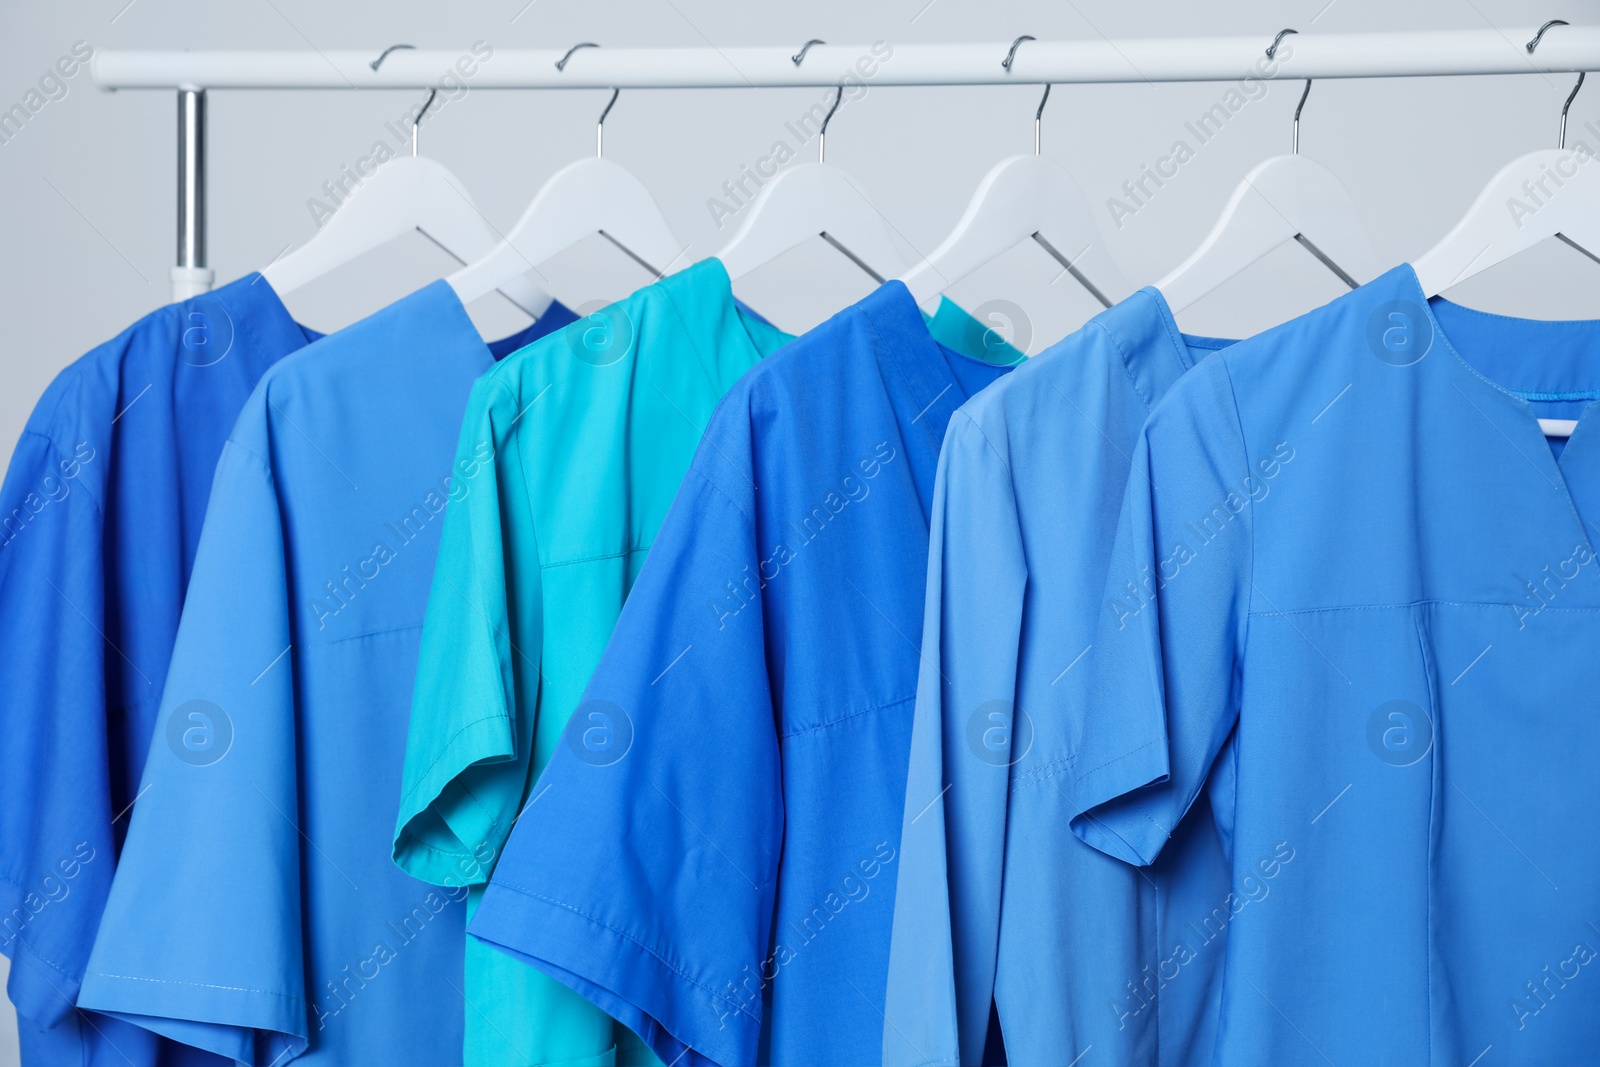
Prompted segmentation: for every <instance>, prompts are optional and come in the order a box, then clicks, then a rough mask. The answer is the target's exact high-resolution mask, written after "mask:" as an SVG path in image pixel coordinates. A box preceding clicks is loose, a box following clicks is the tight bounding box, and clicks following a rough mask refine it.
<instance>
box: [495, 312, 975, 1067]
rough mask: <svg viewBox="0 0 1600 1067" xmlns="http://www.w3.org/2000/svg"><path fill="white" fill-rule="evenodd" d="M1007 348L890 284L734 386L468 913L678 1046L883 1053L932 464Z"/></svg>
mask: <svg viewBox="0 0 1600 1067" xmlns="http://www.w3.org/2000/svg"><path fill="white" fill-rule="evenodd" d="M983 348H984V351H985V352H991V351H995V350H996V349H992V348H990V346H989V345H987V344H984V345H983ZM999 351H1002V352H1003V351H1004V350H1003V349H999ZM1005 369H1006V368H1005V367H1003V366H997V365H994V364H992V363H985V362H983V361H981V360H980V359H977V358H973V357H971V356H967V355H962V354H960V353H958V352H955V351H953V350H951V349H949V348H946V347H944V346H943V345H941V344H939V343H938V342H936V341H935V340H934V339H933V337H931V336H930V334H929V332H928V327H927V326H926V325H925V324H924V321H923V318H922V315H921V314H920V313H919V311H918V309H917V306H916V304H915V303H914V302H913V301H912V299H911V296H910V294H909V293H908V292H907V291H906V288H905V286H903V285H901V284H900V283H898V282H890V283H889V284H887V285H884V286H882V287H881V288H879V289H878V290H877V291H876V292H874V293H873V294H872V295H870V296H868V297H867V298H866V299H864V300H862V301H861V302H860V303H858V304H856V305H854V306H852V307H850V308H848V309H846V310H845V311H843V312H841V313H839V314H838V315H836V316H835V317H833V318H832V319H830V320H828V321H827V322H826V323H824V324H822V325H821V326H819V327H818V328H816V329H815V330H812V331H811V332H810V333H807V334H806V335H804V336H802V337H801V338H800V339H798V340H796V341H793V342H791V343H790V344H789V345H787V346H785V347H784V348H783V349H781V350H779V351H778V352H776V353H774V354H773V355H770V356H768V357H767V358H766V359H764V360H762V361H761V362H760V363H759V364H758V365H757V366H756V367H755V368H754V369H752V370H751V371H749V372H748V373H747V374H745V375H744V376H743V377H742V378H740V379H739V381H738V382H737V383H735V384H734V386H733V387H732V389H731V390H729V392H728V393H727V395H726V396H725V397H724V398H723V400H722V402H721V404H720V405H719V406H718V407H717V410H716V413H715V415H714V416H713V417H712V418H711V421H710V425H709V426H708V427H707V428H706V431H705V436H704V439H703V440H702V441H701V443H700V446H699V449H698V451H697V452H696V455H695V458H694V462H693V464H692V466H691V467H690V470H689V474H688V477H687V479H686V480H685V482H684V485H683V488H682V489H681V490H680V491H679V492H678V495H677V497H676V499H675V500H674V501H673V504H672V507H671V509H670V510H669V511H668V512H667V515H666V518H665V520H664V522H663V524H662V526H661V530H660V533H659V534H658V535H657V536H656V538H655V541H654V544H653V545H652V547H651V549H650V555H649V557H648V558H647V559H646V560H645V562H644V565H643V567H642V568H641V570H640V572H639V577H638V580H637V582H636V583H635V585H634V587H633V591H632V593H631V594H630V595H629V597H628V601H627V604H626V605H625V606H624V607H623V609H622V613H621V616H620V618H619V620H618V622H617V627H616V630H615V631H614V632H613V634H612V636H611V640H610V643H609V644H608V645H607V647H606V651H605V655H604V656H603V657H602V659H601V661H600V667H599V669H598V670H597V671H596V673H595V675H594V678H593V679H592V680H591V681H590V683H589V687H588V689H587V690H586V691H585V693H584V702H583V703H582V704H580V705H579V706H578V708H577V710H576V711H575V712H574V713H573V716H572V719H571V725H569V727H568V731H567V736H566V737H565V738H564V740H563V743H562V744H559V745H557V746H555V751H554V753H553V755H552V756H551V759H550V762H549V764H548V766H546V768H545V771H544V773H543V775H542V776H541V777H540V779H539V781H538V783H537V784H536V785H535V788H534V790H533V792H532V794H531V795H530V797H529V803H530V804H531V805H533V807H532V808H530V815H529V816H528V817H524V818H522V819H521V820H519V821H518V823H517V825H516V828H515V830H514V831H513V833H512V834H511V838H510V842H509V844H508V845H507V848H506V851H505V854H504V856H503V857H502V858H501V860H500V862H499V865H498V866H497V867H496V868H495V872H494V876H493V879H492V880H491V882H490V884H489V888H488V890H487V891H486V893H485V894H484V898H483V903H482V904H481V906H480V907H479V908H478V911H477V914H476V915H475V916H474V918H473V920H472V923H471V925H470V926H469V932H470V933H472V934H474V935H476V936H478V937H480V938H482V939H483V940H485V941H488V942H491V943H493V944H495V945H498V946H500V947H502V948H504V949H506V950H508V951H511V952H513V953H515V954H517V955H518V956H520V957H521V958H523V959H527V960H530V961H531V962H533V963H534V964H535V965H537V966H538V967H540V968H542V969H543V970H545V971H546V972H547V973H549V974H551V975H552V976H554V977H556V978H557V979H559V980H561V981H562V982H565V983H566V984H568V985H570V986H572V987H573V988H575V989H577V990H578V991H579V992H581V993H583V994H584V995H585V996H587V997H588V998H589V999H591V1000H592V1001H594V1002H595V1003H596V1004H598V1005H600V1007H602V1008H604V1009H605V1010H606V1011H607V1012H608V1013H609V1014H610V1015H612V1016H613V1017H614V1018H616V1019H618V1020H620V1021H621V1022H623V1023H625V1024H626V1025H628V1026H629V1027H630V1028H632V1029H633V1030H634V1031H635V1032H636V1033H638V1034H639V1035H640V1036H641V1037H643V1038H644V1039H645V1040H646V1041H648V1042H649V1043H650V1045H651V1046H652V1047H653V1048H654V1049H655V1051H656V1053H657V1054H658V1055H660V1057H661V1058H662V1060H663V1061H664V1062H666V1063H670V1064H676V1065H678V1067H689V1065H698V1064H710V1063H715V1064H755V1063H760V1064H793V1065H796V1067H801V1065H803V1067H815V1065H847V1064H869V1063H874V1062H876V1061H877V1059H878V1057H879V1055H880V1050H881V1047H882V1032H883V1014H882V1012H883V990H884V983H885V977H886V972H887V967H888V956H889V931H890V922H891V919H892V916H893V907H894V878H895V869H896V868H895V865H896V862H897V860H898V857H899V838H900V820H901V812H902V809H903V805H904V800H905V767H906V754H907V751H908V745H909V742H910V733H911V715H912V706H913V702H914V699H915V696H916V684H917V636H918V632H919V629H920V626H921V622H922V598H923V589H924V584H925V577H926V573H927V545H928V515H929V507H930V505H931V503H932V500H933V482H934V471H935V467H936V465H937V460H938V453H939V445H940V442H941V441H942V440H943V438H944V432H945V427H946V425H947V424H948V422H949V420H950V416H951V414H952V413H953V412H954V411H955V410H956V408H957V407H959V406H960V405H961V404H962V403H963V402H964V401H965V399H966V398H967V397H969V396H971V395H972V394H973V393H976V392H977V391H979V390H980V389H982V388H983V387H984V386H986V385H988V384H989V383H991V382H993V381H994V380H995V379H997V378H999V377H1000V376H1001V375H1002V374H1003V373H1004V372H1005ZM602 726H603V728H604V736H605V737H606V738H608V739H609V740H608V743H607V744H605V745H603V746H597V745H594V744H591V743H589V740H590V737H591V735H592V733H593V732H594V731H596V730H600V729H602Z"/></svg>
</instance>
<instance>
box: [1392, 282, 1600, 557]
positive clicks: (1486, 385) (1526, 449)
mask: <svg viewBox="0 0 1600 1067" xmlns="http://www.w3.org/2000/svg"><path fill="white" fill-rule="evenodd" d="M1404 269H1405V284H1406V288H1407V289H1409V290H1410V292H1409V294H1408V295H1409V296H1410V297H1412V298H1413V299H1414V300H1415V301H1416V302H1417V303H1418V304H1419V305H1420V306H1421V308H1422V310H1423V313H1424V314H1425V315H1426V316H1427V319H1428V326H1429V329H1430V330H1431V331H1432V334H1433V341H1434V342H1436V343H1438V344H1440V345H1442V346H1443V347H1444V348H1445V349H1446V350H1447V351H1448V352H1449V354H1450V357H1451V358H1450V359H1449V360H1448V361H1447V362H1448V363H1449V365H1450V367H1451V368H1452V370H1453V371H1454V373H1453V374H1452V376H1451V377H1452V384H1453V385H1454V386H1455V388H1456V389H1457V390H1458V391H1460V392H1461V394H1462V396H1463V397H1464V398H1466V399H1467V401H1468V402H1469V403H1473V401H1472V397H1471V396H1470V395H1469V394H1468V393H1467V391H1466V389H1463V388H1462V386H1461V384H1459V382H1458V381H1457V379H1465V380H1466V382H1467V384H1468V386H1469V387H1472V388H1473V391H1474V392H1476V393H1477V395H1479V396H1484V397H1488V398H1490V399H1491V400H1492V401H1493V402H1494V403H1495V404H1497V405H1499V406H1500V407H1501V408H1503V409H1505V410H1506V411H1508V413H1509V414H1510V416H1511V419H1510V421H1511V423H1512V424H1513V426H1514V428H1515V433H1516V435H1517V438H1520V439H1521V440H1520V441H1519V440H1514V439H1513V438H1512V437H1511V436H1510V434H1509V433H1507V430H1506V428H1504V427H1502V426H1501V425H1500V424H1499V423H1497V422H1495V421H1494V420H1492V419H1489V418H1488V416H1487V415H1485V421H1486V422H1488V423H1489V424H1490V426H1491V427H1492V428H1493V429H1494V430H1495V431H1497V432H1499V433H1500V434H1502V435H1503V436H1505V437H1506V441H1507V443H1508V444H1510V445H1511V446H1512V447H1513V448H1515V449H1516V450H1517V452H1519V453H1521V455H1522V456H1523V458H1524V459H1526V460H1528V462H1529V463H1530V464H1531V465H1532V466H1533V467H1534V468H1535V469H1536V470H1537V471H1538V472H1539V473H1540V475H1542V476H1543V479H1544V481H1545V482H1546V483H1547V484H1549V486H1550V487H1551V488H1552V489H1554V490H1555V491H1556V492H1557V493H1558V494H1559V495H1560V496H1561V497H1562V499H1563V500H1564V501H1565V503H1566V505H1567V510H1568V511H1569V512H1570V513H1571V515H1572V517H1573V520H1574V521H1575V522H1576V523H1577V527H1578V534H1579V536H1580V537H1582V538H1583V543H1584V545H1585V546H1587V547H1588V549H1589V551H1590V552H1591V553H1593V552H1594V540H1595V539H1594V538H1593V537H1591V536H1590V529H1591V526H1590V521H1589V520H1588V519H1587V518H1586V517H1585V515H1584V514H1583V510H1582V508H1581V507H1580V506H1579V503H1578V501H1579V498H1580V495H1584V496H1586V495H1587V494H1580V493H1578V492H1576V491H1575V490H1574V487H1573V484H1572V482H1571V481H1570V480H1569V477H1568V476H1569V474H1577V473H1578V469H1577V465H1576V461H1573V460H1572V459H1571V453H1572V451H1573V446H1574V445H1579V446H1581V450H1580V451H1579V452H1578V453H1577V454H1578V456H1579V457H1582V456H1583V455H1584V454H1586V453H1587V452H1588V451H1589V450H1590V446H1589V444H1588V441H1589V438H1591V437H1593V436H1594V434H1595V433H1596V432H1597V431H1595V430H1594V429H1592V428H1590V424H1591V423H1593V422H1594V421H1595V419H1592V418H1590V417H1589V416H1590V415H1591V414H1594V413H1595V411H1596V404H1597V401H1596V400H1594V399H1591V400H1589V402H1588V403H1587V404H1586V405H1585V406H1584V408H1583V411H1582V412H1581V414H1580V415H1579V418H1578V420H1577V426H1576V427H1575V428H1574V430H1573V432H1572V434H1571V435H1570V436H1569V437H1568V438H1567V442H1566V444H1565V445H1563V446H1562V449H1561V454H1560V455H1559V456H1557V455H1556V453H1555V452H1554V450H1552V449H1551V447H1550V442H1549V441H1548V440H1547V439H1546V438H1545V434H1544V430H1543V428H1542V427H1540V425H1539V417H1538V415H1537V414H1536V413H1535V411H1534V409H1533V404H1532V403H1530V401H1529V400H1528V398H1527V397H1526V396H1524V395H1522V391H1518V390H1513V389H1511V388H1509V387H1507V386H1505V385H1502V384H1501V383H1500V382H1498V381H1495V380H1494V379H1493V378H1490V377H1489V376H1488V375H1487V374H1486V373H1484V372H1483V371H1481V370H1479V369H1478V368H1477V367H1476V366H1474V365H1473V364H1472V363H1471V362H1470V361H1469V360H1468V359H1467V358H1466V356H1465V355H1464V354H1463V353H1462V352H1461V350H1460V349H1459V348H1458V347H1457V346H1456V344H1455V343H1454V342H1453V341H1451V339H1450V335H1449V334H1448V333H1447V332H1446V331H1445V329H1444V326H1443V324H1442V323H1441V322H1440V321H1439V316H1438V315H1437V314H1436V311H1435V305H1434V303H1433V299H1430V298H1429V297H1428V296H1427V295H1426V294H1424V293H1423V291H1422V284H1421V282H1419V281H1418V280H1417V275H1416V271H1415V269H1414V268H1412V266H1411V264H1409V263H1407V264H1405V265H1404ZM1436 299H1439V300H1443V298H1442V297H1440V298H1436ZM1446 303H1449V304H1450V305H1451V306H1452V307H1455V308H1459V309H1460V310H1461V311H1462V312H1465V313H1468V314H1470V315H1473V316H1482V317H1483V318H1485V319H1493V320H1499V321H1502V322H1511V323H1517V324H1524V323H1525V324H1527V326H1528V329H1529V330H1530V331H1534V330H1537V329H1539V328H1540V326H1541V325H1542V324H1545V323H1559V324H1560V325H1565V326H1589V327H1591V328H1592V329H1593V330H1594V331H1595V333H1596V335H1597V337H1600V320H1595V319H1567V320H1544V319H1520V318H1515V317H1513V316H1508V315H1495V314H1493V313H1491V312H1484V311H1478V310H1477V309H1475V308H1468V307H1466V306H1465V305H1461V304H1454V303H1453V302H1449V301H1446ZM1424 355H1426V353H1424ZM1419 358H1421V357H1419ZM1534 358H1537V356H1535V357H1534ZM1596 376H1597V378H1600V367H1597V372H1596ZM1583 392H1588V391H1587V390H1585V391H1583ZM1596 392H1597V394H1600V390H1596ZM1473 406H1474V407H1476V406H1477V405H1476V403H1473ZM1480 414H1482V412H1481V410H1480ZM1596 418H1600V415H1597V416H1596ZM1530 452H1532V453H1533V455H1530V454H1529V453H1530ZM1595 529H1597V530H1600V527H1596V528H1595Z"/></svg>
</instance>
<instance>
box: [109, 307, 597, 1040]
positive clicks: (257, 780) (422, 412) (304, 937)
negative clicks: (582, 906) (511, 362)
mask: <svg viewBox="0 0 1600 1067" xmlns="http://www.w3.org/2000/svg"><path fill="white" fill-rule="evenodd" d="M552 311H553V312H554V314H553V315H552V314H551V313H550V312H547V313H546V315H545V316H544V317H543V318H541V319H540V321H539V322H537V323H535V324H534V325H533V326H532V327H530V328H529V329H528V330H527V331H525V332H524V333H523V334H521V335H520V336H518V337H515V338H512V339H509V340H508V341H505V342H501V343H500V344H499V345H497V346H496V347H497V348H498V349H500V350H501V351H505V350H508V349H509V348H511V347H515V346H516V345H518V344H520V343H523V342H526V341H528V340H531V339H532V338H533V337H536V336H538V335H540V334H541V333H543V332H545V331H547V330H548V329H550V328H551V327H552V326H553V325H556V324H560V323H564V322H570V321H571V319H572V316H571V314H570V313H569V312H566V311H565V309H563V308H560V307H559V306H555V307H553V308H552ZM493 362H494V358H493V355H492V354H491V351H490V349H489V348H488V347H486V346H485V345H484V344H483V342H482V341H481V340H480V339H479V337H478V334H477V331H476V330H475V329H474V327H473V325H472V322H471V320H470V319H468V317H467V314H466V311H465V309H464V308H462V306H461V303H460V301H458V300H457V299H456V297H455V294H454V293H453V292H452V291H451V289H450V287H449V286H448V285H446V284H445V283H444V282H435V283H434V284H432V285H430V286H428V287H427V288H425V289H422V290H420V291H418V292H416V293H414V294H412V295H411V296H408V297H406V298H405V299H403V300H401V301H399V302H398V303H396V304H393V305H391V306H390V307H388V308H385V309H384V310H382V311H380V312H378V313H377V314H375V315H372V316H370V317H369V318H367V319H364V320H362V321H361V322H359V323H357V324H355V325H353V326H350V327H348V328H347V329H344V330H341V331H340V332H339V333H337V334H334V335H332V336H330V337H327V338H324V339H323V340H321V341H319V342H317V343H315V344H313V345H311V346H308V347H307V348H305V349H304V350H303V351H301V352H299V353H297V354H296V355H295V356H294V357H292V358H290V359H286V360H284V361H282V362H280V363H279V364H278V365H277V366H275V367H274V368H273V369H272V370H271V371H269V372H268V373H267V374H266V375H264V376H263V377H262V379H261V382H260V384H259V385H258V387H257V388H256V390H255V391H254V393H253V394H251V396H250V399H249V401H248V402H247V403H246V404H245V407H244V410H243V413H242V414H241V415H240V416H239V420H238V422H237V423H236V424H235V426H234V428H233V432H232V434H231V436H230V437H229V439H228V442H227V444H226V445H225V446H224V448H223V450H222V456H221V459H220V460H219V461H218V464H217V470H216V481H215V485H214V487H213V489H212V493H211V501H210V506H209V508H208V510H207V513H206V521H205V528H204V531H203V532H202V534H201V537H200V547H199V553H198V556H197V558H196V560H195V565H194V574H193V577H192V579H191V581H190V583H189V590H188V597H187V600H186V601H185V603H184V610H183V618H182V622H181V623H180V624H179V629H178V636H177V644H176V647H175V649H174V651H173V655H172V662H171V666H170V668H169V670H168V673H167V679H166V689H165V695H164V696H163V698H162V701H161V711H160V714H159V716H158V717H157V720H156V727H155V731H154V734H153V737H152V739H151V742H150V757H149V759H148V760H147V762H146V765H145V769H144V777H143V782H142V784H141V786H140V792H139V794H138V802H137V803H136V804H135V805H134V809H133V814H132V826H131V828H130V829H129V831H128V839H127V843H126V846H125V848H124V850H123V854H122V860H121V863H120V865H119V867H118V869H117V877H116V880H115V882H114V884H113V886H112V890H111V895H110V900H109V901H108V903H107V905H106V910H105V917H104V920H103V921H102V923H101V925H100V931H99V934H98V936H97V938H96V941H95V945H94V951H93V954H92V955H91V957H90V959H89V964H88V973H87V975H86V976H85V978H84V982H83V988H82V991H81V993H80V994H79V1003H80V1005H82V1006H85V1007H89V1008H93V1009H95V1010H97V1011H101V1012H106V1013H110V1014H114V1015H117V1016H118V1017H120V1018H123V1019H125V1020H129V1021H133V1022H136V1023H138V1024H140V1025H141V1026H144V1027H146V1028H148V1029H150V1030H153V1031H155V1032H156V1033H159V1034H163V1035H165V1036H168V1037H173V1038H176V1039H177V1040H180V1041H184V1042H186V1043H188V1044H191V1045H194V1046H196V1047H199V1048H204V1049H207V1050H210V1051H212V1052H215V1053H218V1054H220V1055H223V1056H227V1057H232V1058H233V1059H235V1060H238V1061H240V1062H242V1063H246V1064H252V1065H256V1067H265V1065H268V1064H273V1065H277V1067H281V1065H282V1064H283V1063H285V1062H287V1061H288V1060H290V1059H292V1058H294V1057H296V1056H298V1055H301V1054H304V1059H305V1062H307V1063H317V1064H329V1065H335V1064H337V1065H340V1067H343V1065H347V1064H363V1063H385V1064H388V1063H396V1064H398V1063H407V1064H410V1063H415V1064H450V1063H454V1062H459V1057H460V1055H461V1032H462V1016H463V1013H464V1012H465V1011H470V1010H471V1006H470V1005H467V1004H464V1003H463V998H462V996H461V994H460V992H459V991H458V989H457V986H458V984H459V982H460V975H461V956H462V952H461V946H462V930H463V922H464V912H465V907H464V905H463V904H462V902H461V898H463V897H464V896H465V891H464V890H456V891H451V890H446V889H441V888H438V887H434V886H429V885H426V884H424V883H422V882H419V881H417V880H415V879H413V878H411V877H409V876H408V875H406V874H405V873H404V872H402V871H400V870H399V869H397V868H396V867H395V866H394V864H393V863H392V862H391V861H390V858H389V840H390V832H391V830H392V829H393V826H394V815H395V800H394V795H395V784H396V783H397V782H398V781H399V780H400V770H401V764H402V760H403V758H404V755H405V740H406V723H407V719H408V717H409V713H410V707H411V682H412V677H413V673H414V671H415V669H416V661H417V648H418V642H419V639H420V637H421V632H422V620H423V614H424V612H425V610H426V608H427V603H428V588H429V583H430V580H431V577H432V574H433V564H434V557H435V555H436V553H437V551H438V545H439V531H440V528H441V527H442V526H443V520H442V516H443V513H444V510H445V506H446V503H447V502H448V501H450V500H454V499H459V498H460V497H461V496H462V495H464V494H465V493H467V492H470V491H471V490H472V488H473V481H472V479H473V476H474V474H476V473H478V471H479V470H480V469H481V466H480V467H478V468H474V467H471V466H463V465H462V464H458V463H457V462H456V459H455V454H456V435H457V432H458V429H459V427H460V424H461V415H462V412H463V410H464V409H465V406H466V402H467V395H468V392H469V391H470V389H471V387H472V383H473V380H474V379H475V378H476V377H477V376H478V375H480V374H482V373H483V372H484V371H486V370H488V369H489V368H490V367H491V366H492V365H493ZM134 410H135V411H137V408H135V409H134Z"/></svg>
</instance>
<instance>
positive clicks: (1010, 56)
mask: <svg viewBox="0 0 1600 1067" xmlns="http://www.w3.org/2000/svg"><path fill="white" fill-rule="evenodd" d="M1038 39H1039V38H1037V37H1035V36H1033V35H1032V34H1028V33H1025V34H1023V35H1022V36H1021V37H1018V38H1017V39H1016V40H1015V41H1012V42H1011V51H1009V52H1007V53H1006V57H1005V58H1004V59H1002V60H1001V61H1000V66H1001V67H1003V68H1004V69H1005V72H1006V73H1007V74H1010V73H1011V64H1012V63H1013V62H1015V60H1016V58H1017V49H1018V48H1021V47H1022V42H1023V41H1037V40H1038Z"/></svg>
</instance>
